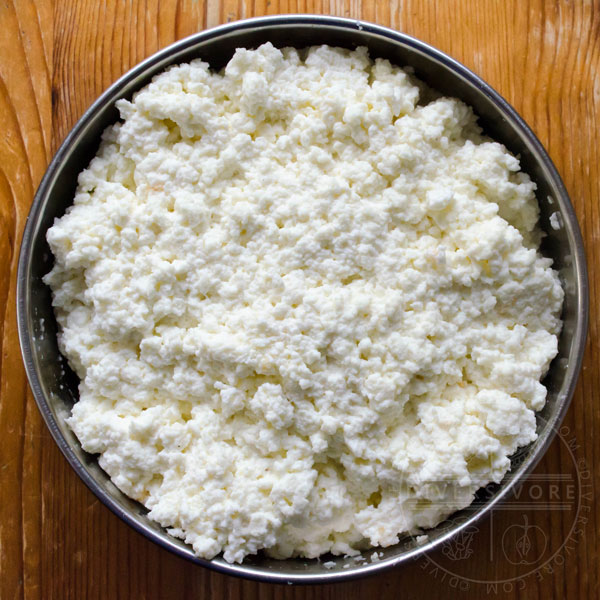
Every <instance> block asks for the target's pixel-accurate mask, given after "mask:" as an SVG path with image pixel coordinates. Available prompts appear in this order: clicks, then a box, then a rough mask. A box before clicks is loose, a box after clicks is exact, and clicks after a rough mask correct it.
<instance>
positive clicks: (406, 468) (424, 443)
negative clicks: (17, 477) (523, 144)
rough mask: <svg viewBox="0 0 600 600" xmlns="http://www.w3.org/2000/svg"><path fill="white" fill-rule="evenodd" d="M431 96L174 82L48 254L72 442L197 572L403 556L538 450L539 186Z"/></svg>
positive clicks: (541, 343)
mask: <svg viewBox="0 0 600 600" xmlns="http://www.w3.org/2000/svg"><path fill="white" fill-rule="evenodd" d="M425 90H426V88H425V87H424V86H423V85H422V84H420V83H419V82H417V81H416V80H414V79H413V78H412V76H410V75H409V74H407V73H406V72H405V71H403V70H402V69H400V68H398V67H395V66H392V65H391V64H390V63H389V62H388V61H386V60H380V59H378V60H375V61H372V60H371V59H370V58H369V56H368V54H367V51H366V50H365V49H364V48H359V49H357V50H355V51H349V50H342V49H337V48H330V47H326V46H323V47H318V48H311V49H310V50H308V51H304V52H298V51H296V50H294V49H290V48H287V49H284V50H278V49H276V48H274V47H273V46H272V45H271V44H264V45H263V46H261V47H260V48H258V49H256V50H242V49H240V50H237V51H236V53H235V55H234V56H233V58H232V59H231V61H230V62H229V64H228V65H227V67H226V68H225V69H224V70H223V71H222V72H220V73H215V72H211V71H210V70H209V67H208V65H207V64H206V63H204V62H202V61H200V60H195V61H193V62H191V63H190V64H183V65H179V66H174V67H171V68H169V69H168V70H167V71H166V72H164V73H162V74H160V75H158V76H156V77H155V78H154V80H153V81H152V83H151V84H150V85H148V86H147V87H145V88H144V89H142V90H141V91H140V92H138V93H137V94H136V95H135V96H134V97H133V99H132V100H131V102H129V101H126V100H120V101H119V102H118V103H117V106H118V108H119V110H120V113H121V116H122V122H119V123H117V124H116V125H114V126H112V127H109V128H108V129H107V130H106V131H105V133H104V135H103V141H102V144H101V146H100V149H99V151H98V154H97V156H96V158H94V159H93V160H92V162H91V163H90V165H89V167H88V168H87V169H86V170H85V171H83V172H82V173H81V174H80V176H79V185H78V189H77V193H76V196H75V199H74V203H73V205H72V206H71V207H70V208H69V209H68V211H67V213H66V214H65V215H64V216H63V217H62V218H60V219H58V220H57V221H56V222H55V223H54V225H53V227H52V228H50V229H49V231H48V234H47V239H48V242H49V244H50V247H51V249H52V252H53V253H54V255H55V258H56V261H55V266H54V268H53V269H52V271H51V272H50V273H49V274H48V275H47V276H46V278H45V281H46V282H47V283H48V284H49V285H50V287H51V288H52V291H53V302H54V307H55V311H56V316H57V319H58V323H59V325H60V334H59V344H60V348H61V351H62V352H63V353H64V355H65V356H67V357H68V359H69V362H70V365H71V366H72V367H73V369H74V370H75V371H76V373H77V375H78V376H79V378H80V379H81V383H80V387H79V394H80V400H79V402H77V403H76V404H75V406H74V407H73V412H72V416H71V417H70V419H69V421H68V422H69V425H70V426H71V428H72V429H73V431H74V432H75V433H76V435H77V437H78V438H79V440H80V441H81V444H82V446H83V448H84V449H85V450H87V451H88V452H91V453H97V454H99V462H100V465H101V466H102V468H103V469H104V470H105V471H106V472H107V473H108V474H109V475H110V477H111V478H112V481H113V482H114V483H115V485H116V486H117V487H119V488H120V489H121V490H122V491H123V492H124V493H126V494H127V495H129V496H131V497H133V498H135V499H137V500H139V501H140V502H141V503H143V504H144V505H145V506H146V507H147V508H148V509H149V511H150V513H149V516H150V517H151V518H152V519H154V520H156V521H157V522H158V523H160V524H162V525H163V526H164V527H166V528H168V529H169V531H170V532H171V533H172V534H173V535H175V536H177V537H180V538H183V539H184V540H185V541H186V542H188V543H189V544H191V545H192V546H193V548H194V550H195V552H196V553H197V554H198V555H199V556H202V557H205V558H211V557H214V556H215V555H217V554H219V553H221V552H222V553H223V556H224V558H225V560H227V561H230V562H239V561H242V560H243V559H244V557H245V556H246V555H248V554H253V553H256V552H257V551H259V550H261V549H265V550H266V551H267V552H268V553H269V554H270V555H272V556H275V557H278V558H285V557H290V556H294V555H299V556H304V557H316V556H319V555H321V554H323V553H327V552H331V553H333V554H348V555H353V554H357V553H358V552H359V551H361V550H363V549H366V548H369V547H377V546H389V545H391V544H394V543H396V542H397V541H398V539H399V536H401V535H404V534H406V533H407V532H408V533H411V532H420V531H421V530H422V529H426V528H429V527H432V526H435V525H436V524H437V523H438V522H439V521H440V520H442V519H444V518H445V517H446V516H448V515H449V514H451V513H452V512H453V511H455V510H457V509H460V508H462V507H465V506H467V505H468V504H469V503H470V502H471V501H472V500H473V497H474V493H475V491H476V490H477V489H478V488H480V487H481V486H483V485H485V484H487V483H488V482H490V481H495V482H499V481H500V480H501V479H502V477H503V476H504V474H505V473H506V471H507V469H508V468H509V466H510V461H509V458H508V456H509V455H510V454H511V453H513V452H514V451H515V450H516V449H517V448H518V447H519V446H522V445H524V444H527V443H529V442H531V441H532V440H534V439H535V437H536V433H535V414H534V411H537V410H539V409H540V408H542V406H543V405H544V402H545V398H546V390H545V388H544V387H543V386H542V384H541V383H540V380H541V378H542V377H543V375H544V373H545V372H546V370H547V369H548V366H549V364H550V361H551V360H552V358H553V357H554V356H555V354H556V352H557V334H558V333H559V331H560V326H561V321H560V317H559V314H560V310H561V305H562V299H563V292H562V288H561V285H560V283H559V280H558V277H557V274H556V272H554V271H553V270H552V268H551V260H550V259H548V258H544V257H542V256H541V255H540V253H539V251H538V246H539V239H540V231H539V230H538V228H537V220H538V205H537V201H536V197H535V194H534V190H535V185H534V184H533V183H532V182H531V180H530V179H529V177H528V176H527V175H526V174H524V173H522V172H520V171H519V161H518V159H517V158H515V157H514V156H512V155H511V154H510V153H509V152H508V151H507V150H506V149H505V148H504V147H503V146H502V145H500V144H498V143H495V142H493V141H491V140H489V139H488V138H485V137H483V136H482V135H481V132H480V129H479V128H478V126H477V124H476V117H475V116H474V114H473V112H472V110H471V109H470V108H469V107H468V106H466V105H465V104H463V103H462V102H460V101H458V100H456V99H453V98H437V99H434V100H431V101H430V102H429V103H425V102H424V101H423V100H421V101H420V97H423V96H424V95H426V96H427V97H429V96H430V95H431V94H430V93H429V92H427V91H425Z"/></svg>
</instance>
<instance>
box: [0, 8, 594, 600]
mask: <svg viewBox="0 0 600 600" xmlns="http://www.w3.org/2000/svg"><path fill="white" fill-rule="evenodd" d="M304 12H314V13H323V14H334V15H340V16H348V17H352V18H362V19H365V20H369V21H374V22H377V23H380V24H383V25H389V26H391V27H393V28H395V29H399V30H401V31H404V32H406V33H409V34H411V35H414V36H416V37H418V38H421V39H423V40H424V41H426V42H428V43H431V44H433V45H434V46H436V47H438V48H440V49H441V50H443V51H445V52H447V53H449V54H450V55H451V56H453V57H455V58H456V59H458V60H459V61H461V62H463V63H464V64H466V65H467V66H468V67H470V68H472V69H473V70H475V71H476V72H477V73H478V74H480V75H481V76H482V77H483V78H484V79H486V80H487V81H488V82H489V83H490V84H491V85H492V86H494V87H495V88H496V89H497V90H498V91H499V92H500V93H501V94H502V95H504V96H505V97H506V98H507V99H508V100H509V101H510V102H511V103H512V104H513V105H514V106H515V107H516V109H517V110H518V111H519V112H520V113H521V114H522V116H523V117H524V118H525V119H526V120H527V122H528V123H529V124H530V125H531V126H532V127H533V129H534V130H535V132H536V133H537V135H538V136H539V138H540V140H541V141H542V143H543V144H544V145H545V146H546V148H547V149H548V150H549V152H550V155H551V156H552V159H553V160H554V161H555V164H556V165H557V167H558V169H559V171H560V173H561V174H562V176H563V179H564V181H565V183H566V186H567V188H568V190H569V193H570V195H571V198H572V200H573V204H574V206H575V209H576V212H577V215H578V217H579V220H580V223H581V227H582V231H583V234H584V237H585V241H586V247H587V253H588V261H589V268H590V286H591V288H590V290H591V297H592V299H594V298H595V297H596V291H597V286H598V285H599V283H600V278H599V274H600V271H599V268H600V264H599V261H600V253H599V252H598V244H599V243H600V240H599V237H600V216H599V210H600V208H599V198H600V194H599V191H600V190H599V182H600V179H599V168H598V164H599V161H598V159H599V156H598V141H597V140H598V135H597V131H598V126H599V125H600V123H598V122H597V115H599V114H600V112H599V110H598V109H599V108H600V76H599V75H598V73H600V69H599V66H600V65H599V59H600V36H599V27H600V4H599V3H598V2H596V1H583V0H582V1H569V2H567V1H545V0H506V1H503V2H501V1H499V0H483V1H482V0H450V1H446V2H433V1H429V0H423V1H420V2H419V1H417V0H404V1H400V0H395V1H390V2H383V1H377V0H369V1H362V0H350V1H346V0H330V1H328V2H325V1H323V0H251V1H250V0H220V1H219V0H206V1H203V0H179V1H176V0H162V1H158V0H128V1H109V0H104V1H98V0H77V1H69V2H61V1H60V0H0V115H2V133H0V342H1V344H2V349H1V350H2V351H1V353H0V377H1V379H0V394H1V395H0V599H2V600H4V599H7V600H8V599H11V600H12V599H16V598H28V599H30V598H31V599H47V598H56V599H67V598H76V599H80V598H135V599H142V598H148V599H150V598H190V599H191V598H238V597H240V598H298V599H300V598H306V599H308V598H347V599H350V598H352V599H354V598H362V597H377V598H399V597H402V598H419V599H420V598H427V597H459V598H461V597H465V598H467V597H473V598H480V597H482V596H484V595H486V594H488V595H491V596H499V597H508V598H528V599H529V598H552V597H554V598H595V597H598V596H599V594H600V587H599V586H600V583H599V581H600V580H599V567H600V564H599V551H598V544H597V534H596V532H597V531H598V529H599V526H600V511H599V508H598V502H597V501H596V498H597V497H598V495H600V444H599V443H598V440H597V439H596V436H599V437H598V439H600V431H599V429H600V365H599V355H598V352H599V348H598V343H599V335H598V334H599V332H598V315H597V312H596V307H595V304H594V302H593V301H592V315H591V323H590V331H589V338H588V345H587V353H586V358H585V364H584V367H583V371H582V375H581V378H580V381H579V385H578V388H577V392H576V395H575V398H574V400H573V404H572V406H571V409H570V410H569V413H568V414H567V417H566V419H565V422H564V426H565V429H563V431H562V433H563V436H562V438H563V440H564V441H561V440H560V439H557V440H556V441H555V442H554V443H553V445H552V447H551V448H550V450H549V451H548V453H547V454H546V456H545V458H544V459H543V461H542V463H541V464H540V465H539V467H538V468H537V470H536V473H537V474H538V475H539V476H540V477H543V476H544V474H555V475H556V474H561V475H563V476H565V477H570V478H571V479H572V480H573V481H575V480H576V477H577V476H578V475H582V474H586V475H587V476H586V478H585V481H582V483H583V484H584V485H585V486H587V487H586V488H585V489H584V490H583V491H584V492H585V494H587V495H586V497H585V498H584V499H583V504H582V507H583V508H582V512H581V516H584V517H585V522H583V520H582V521H581V523H580V524H579V526H578V530H579V532H580V533H579V534H578V535H577V536H575V537H574V538H573V539H572V543H571V544H569V546H568V547H564V548H563V549H562V550H561V545H562V544H563V542H565V540H567V541H568V540H569V539H570V538H569V535H570V533H569V531H570V525H571V523H570V522H569V518H570V517H569V515H568V514H566V513H561V512H560V511H554V512H553V511H538V512H537V513H531V514H530V513H527V514H528V515H529V523H530V524H532V525H535V526H537V527H539V528H540V530H542V531H543V532H544V538H543V539H542V540H541V541H540V539H537V538H536V540H534V542H535V543H537V544H538V545H539V544H541V543H547V544H548V545H549V549H550V550H551V551H552V553H554V554H555V556H556V557H560V560H558V559H557V560H556V561H555V562H554V563H553V564H551V565H550V568H549V569H545V570H544V569H540V570H538V572H537V573H534V574H532V575H529V576H527V577H519V575H520V573H521V572H520V571H519V567H518V566H515V565H511V564H510V563H509V562H507V561H506V560H504V561H503V560H501V559H500V558H496V559H495V560H494V559H493V558H492V559H490V555H491V553H492V551H496V550H497V538H498V532H502V531H507V530H508V528H509V527H510V526H511V525H519V524H521V525H522V523H523V514H522V513H521V512H519V511H512V512H511V511H504V512H502V511H500V512H498V513H495V514H494V517H493V519H494V520H493V523H488V524H487V525H485V527H482V528H481V531H479V533H478V534H477V536H476V537H477V542H476V549H477V552H476V553H475V555H473V556H472V557H471V558H470V560H469V563H468V564H469V569H468V573H467V572H466V571H464V570H463V571H460V573H461V577H462V579H460V581H467V583H468V585H466V586H465V585H464V584H461V585H458V584H456V582H453V581H452V580H451V577H450V576H449V575H448V574H446V575H444V573H445V572H444V571H442V570H441V569H436V568H435V566H434V565H433V563H431V562H430V561H428V560H427V559H421V560H420V561H418V562H417V563H415V564H412V565H409V566H407V567H405V568H402V569H399V570H396V571H394V572H390V573H387V574H385V575H382V576H379V577H377V578H371V579H366V580H362V581H358V582H355V583H349V584H341V585H335V586H331V585H330V586H320V587H304V588H303V587H299V588H296V587H294V588H289V587H282V586H270V585H265V584H257V583H252V582H245V581H241V580H237V579H233V578H230V577H226V576H223V575H218V574H216V573H212V572H210V571H208V570H205V569H202V568H199V567H196V566H194V565H192V564H188V563H186V562H185V561H183V560H181V559H179V558H176V557H174V556H172V555H170V554H168V553H167V552H165V551H163V550H161V549H160V548H158V547H157V546H155V545H154V544H152V543H151V542H149V541H147V540H146V539H144V538H143V537H141V536H139V535H138V534H136V533H134V532H133V531H131V530H130V529H129V528H128V527H127V526H126V525H124V524H123V523H122V522H121V521H120V520H119V519H117V518H116V517H115V516H113V515H112V514H111V513H110V512H109V511H108V510H107V509H106V508H104V507H103V506H102V505H101V504H100V503H99V502H98V500H96V499H95V497H94V496H93V495H92V494H91V493H90V492H88V490H87V489H86V488H85V486H84V485H83V484H82V483H81V481H80V480H79V479H78V478H77V476H76V475H75V474H74V472H73V471H72V470H71V469H70V467H69V466H68V465H67V463H66V461H65V459H64V458H63V457H62V455H61V454H60V452H59V451H58V449H57V447H56V445H55V444H54V442H53V441H52V439H51V438H50V435H49V433H48V432H47V431H46V429H45V427H44V426H43V424H42V422H41V418H40V416H39V414H38V412H37V409H36V407H35V403H34V401H33V399H32V396H31V393H30V392H29V390H28V387H27V384H26V380H25V376H24V372H23V368H22V364H21V357H20V353H19V345H18V339H17V330H16V323H15V274H16V261H17V258H18V246H19V240H20V237H21V233H22V230H23V226H24V223H25V219H26V216H27V212H28V210H29V206H30V204H31V200H32V196H33V193H34V191H35V188H36V186H37V184H38V183H39V181H40V179H41V176H42V175H43V172H44V169H45V167H46V166H47V164H48V161H49V159H50V158H51V156H52V154H53V152H55V151H56V149H57V148H58V146H59V145H60V143H61V141H62V140H63V138H64V137H65V135H66V133H67V132H68V131H69V129H70V128H71V127H72V126H73V124H74V123H75V122H76V120H77V119H78V117H79V116H80V115H81V114H82V112H83V111H84V110H85V109H86V108H87V106H88V105H89V104H90V103H91V102H92V101H93V100H94V99H95V98H96V97H97V96H98V95H99V94H100V93H101V92H102V91H103V90H104V89H105V88H106V87H107V86H108V85H109V84H110V83H111V82H113V81H114V80H115V79H116V78H117V77H119V76H120V75H121V74H122V73H123V72H125V71H126V70H127V69H129V68H130V67H132V66H133V65H134V64H136V63H137V62H139V61H140V60H141V59H143V58H144V57H146V56H148V55H150V54H152V53H153V52H155V51H156V50H158V49H159V48H161V47H163V46H165V45H167V44H169V43H171V42H173V41H174V40H176V39H180V38H182V37H184V36H187V35H190V34H192V33H194V32H196V31H199V30H201V29H204V28H206V27H211V26H214V25H217V24H219V23H224V22H227V21H232V20H236V19H240V18H246V17H251V16H255V15H263V14H277V13H304ZM565 442H568V443H569V444H570V445H571V446H572V448H571V450H570V449H569V448H568V446H567V444H566V443H565ZM574 461H575V462H574ZM531 485H534V484H530V488H529V491H530V493H531V489H533V488H531ZM494 528H496V529H494ZM540 535H541V534H540ZM571 546H572V548H571ZM432 558H433V559H434V560H435V561H442V560H443V558H442V557H440V556H439V554H438V555H434V556H433V557H432ZM451 566H452V565H451ZM453 568H454V567H453ZM460 568H463V567H460ZM456 569H458V567H456ZM468 577H470V578H477V579H480V580H481V579H488V580H491V581H498V580H499V579H500V578H501V577H504V578H508V579H509V580H510V578H511V577H512V578H513V579H512V583H511V584H510V585H508V584H505V585H504V586H502V585H500V586H496V587H494V586H491V587H490V586H485V585H483V584H478V583H473V582H470V583H469V582H468ZM515 578H516V579H515Z"/></svg>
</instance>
